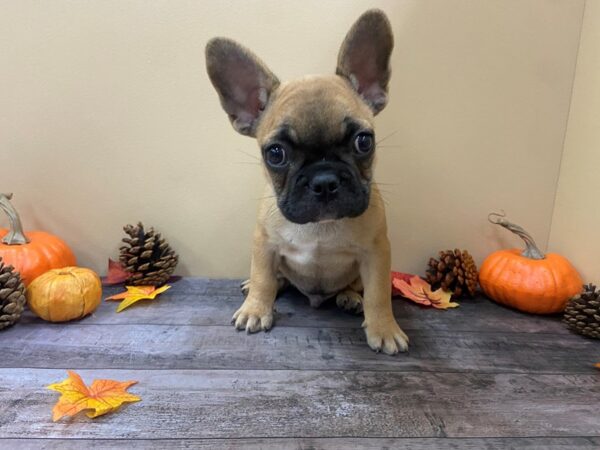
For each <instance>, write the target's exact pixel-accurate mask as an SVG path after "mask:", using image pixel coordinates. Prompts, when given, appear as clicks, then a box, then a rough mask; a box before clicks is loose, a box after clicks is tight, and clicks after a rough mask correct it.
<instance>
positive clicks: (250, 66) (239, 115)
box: [206, 38, 279, 136]
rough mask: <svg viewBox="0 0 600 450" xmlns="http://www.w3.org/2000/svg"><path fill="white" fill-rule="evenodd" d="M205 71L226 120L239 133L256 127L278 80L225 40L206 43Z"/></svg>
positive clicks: (246, 52)
mask: <svg viewBox="0 0 600 450" xmlns="http://www.w3.org/2000/svg"><path fill="white" fill-rule="evenodd" d="M206 70H207V72H208V76H209V78H210V81H211V82H212V84H213V86H214V87H215V89H216V90H217V92H218V93H219V98H220V99H221V105H222V106H223V109H224V110H225V112H226V113H227V114H228V115H229V120H230V121H231V124H232V125H233V128H235V129H236V131H238V132H239V133H241V134H245V135H247V136H254V135H255V133H256V125H257V124H258V119H259V118H260V115H261V114H262V112H263V110H264V109H265V107H266V106H267V103H268V102H269V98H270V97H271V94H272V93H273V91H274V90H275V88H277V86H278V85H279V80H278V79H277V77H276V76H275V75H273V73H272V72H271V71H270V70H269V69H268V68H267V66H266V65H265V64H264V63H263V62H262V61H261V60H260V59H258V57H257V56H255V55H254V54H253V53H252V52H251V51H250V50H248V49H247V48H245V47H243V46H241V45H240V44H238V43H237V42H235V41H232V40H231V39H226V38H214V39H211V40H210V41H209V42H208V44H206Z"/></svg>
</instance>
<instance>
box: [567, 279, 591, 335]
mask: <svg viewBox="0 0 600 450" xmlns="http://www.w3.org/2000/svg"><path fill="white" fill-rule="evenodd" d="M563 322H564V323H566V324H567V326H568V327H569V328H570V329H571V330H573V331H575V332H576V333H579V334H583V335H584V336H588V337H592V338H596V339H600V291H599V290H596V286H595V285H593V284H591V283H590V284H588V285H585V286H583V292H582V293H581V294H578V295H576V296H575V297H573V298H571V299H570V300H569V301H568V302H567V306H566V307H565V315H564V318H563Z"/></svg>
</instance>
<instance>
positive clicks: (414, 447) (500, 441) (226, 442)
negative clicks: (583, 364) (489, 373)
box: [0, 437, 600, 450]
mask: <svg viewBox="0 0 600 450" xmlns="http://www.w3.org/2000/svg"><path fill="white" fill-rule="evenodd" d="M4 446H5V447H6V448H10V449H14V450H30V449H31V450H34V449H35V450H40V449H42V450H54V449H58V450H71V449H81V448H87V447H90V446H93V448H94V449H95V450H110V449H121V448H127V449H164V450H177V449H189V448H196V449H240V448H242V449H245V450H316V449H322V450H349V449H352V450H380V449H410V450H432V449H436V450H457V449H463V450H507V449H526V450H591V449H597V448H599V447H600V439H597V438H588V437H567V438H470V439H453V438H270V439H268V438H267V439H260V438H259V439H252V438H246V439H169V440H168V439H152V440H150V439H146V440H143V439H138V440H130V439H128V440H117V439H107V440H91V439H77V440H68V439H56V440H55V439H52V440H49V439H3V440H2V439H0V448H4Z"/></svg>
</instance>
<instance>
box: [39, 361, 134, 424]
mask: <svg viewBox="0 0 600 450" xmlns="http://www.w3.org/2000/svg"><path fill="white" fill-rule="evenodd" d="M67 373H68V374H69V376H68V378H66V379H64V380H63V381H61V382H60V383H54V384H51V385H49V386H46V387H47V388H48V389H52V390H53V391H57V392H60V393H61V396H60V398H59V399H58V402H56V405H54V408H53V409H52V420H53V421H54V422H56V421H57V420H59V419H61V418H62V417H64V416H74V415H75V414H77V413H79V412H80V411H83V410H85V409H90V410H93V411H88V412H86V415H87V416H88V417H90V418H94V417H98V416H101V415H103V414H106V413H109V412H112V411H115V410H116V409H118V408H119V407H120V406H121V405H122V404H123V403H126V402H139V401H140V400H141V398H140V397H138V396H137V395H133V394H130V393H129V392H127V389H128V388H129V387H130V386H131V385H133V384H136V383H137V381H115V380H94V381H93V382H92V384H91V386H89V387H88V386H86V385H85V383H84V382H83V380H82V379H81V377H80V376H79V375H78V374H77V373H75V372H73V371H72V370H69V371H67Z"/></svg>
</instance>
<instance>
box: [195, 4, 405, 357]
mask: <svg viewBox="0 0 600 450" xmlns="http://www.w3.org/2000/svg"><path fill="white" fill-rule="evenodd" d="M393 45H394V43H393V35H392V30H391V26H390V23H389V21H388V19H387V17H386V15H385V14H384V13H383V12H382V11H380V10H369V11H367V12H365V13H364V14H363V15H362V16H360V18H359V19H358V20H357V21H356V23H355V24H354V25H353V26H352V28H351V29H350V31H349V32H348V34H347V36H346V38H345V40H344V42H343V44H342V46H341V49H340V51H339V56H338V61H337V69H336V73H335V74H332V75H319V76H306V77H304V78H301V79H297V80H292V81H287V82H281V81H279V79H278V78H277V77H276V76H275V75H274V74H273V73H272V72H271V71H270V70H269V69H268V68H267V66H266V65H265V64H264V63H263V62H262V61H261V60H260V59H258V58H257V57H256V56H255V55H254V54H253V53H251V52H250V51H249V50H248V49H246V48H245V47H243V46H241V45H240V44H238V43H236V42H234V41H232V40H230V39H227V38H214V39H212V40H210V41H209V42H208V44H207V46H206V66H207V71H208V75H209V78H210V80H211V82H212V84H213V85H214V87H215V89H216V91H217V92H218V94H219V98H220V101H221V105H222V107H223V109H224V110H225V112H226V113H227V115H228V116H229V120H230V121H231V123H232V125H233V127H234V128H235V130H236V131H238V132H239V133H241V134H244V135H247V136H251V137H254V138H256V140H257V141H258V145H259V147H260V150H261V154H262V159H263V161H264V167H265V169H266V172H267V174H268V176H267V178H268V179H269V181H270V183H269V184H268V186H267V191H266V197H265V198H264V199H263V200H262V204H261V206H260V212H259V215H258V222H257V225H256V230H255V233H254V244H253V248H252V264H251V269H250V279H249V280H248V281H247V282H246V283H245V285H244V288H245V291H246V293H247V296H246V300H245V301H244V303H243V304H242V306H241V308H239V309H238V310H237V311H236V312H235V314H234V315H233V320H232V322H233V323H234V324H235V327H236V328H237V329H245V330H246V331H247V332H249V333H251V332H256V331H260V330H268V329H270V328H271V326H272V325H273V304H274V302H275V299H276V297H277V292H278V291H279V290H280V289H281V288H282V287H283V286H285V285H287V283H288V282H289V283H291V284H292V285H294V286H295V287H296V288H297V289H299V290H300V291H301V292H302V293H304V294H305V295H306V296H307V297H308V298H309V300H310V303H311V305H312V306H314V307H317V306H319V305H320V304H321V303H322V302H323V301H324V300H326V299H329V298H333V297H335V298H336V301H337V304H338V305H339V306H340V307H343V308H346V309H351V310H355V311H357V312H360V311H363V312H364V322H363V327H364V329H365V332H366V336H367V342H368V344H369V346H370V347H371V348H372V349H373V350H375V351H383V352H385V353H387V354H395V353H397V352H399V351H406V350H407V348H408V337H407V336H406V334H404V332H403V331H402V330H401V329H400V327H399V326H398V323H397V322H396V319H395V318H394V315H393V313H392V302H391V284H390V267H391V262H390V244H389V241H388V237H387V228H386V218H385V207H384V204H383V201H382V198H381V196H380V193H379V191H378V189H377V186H376V184H375V182H374V181H373V162H374V159H375V147H376V141H375V131H374V120H373V118H374V116H375V115H376V114H377V113H379V112H380V111H381V110H382V109H383V108H384V107H385V105H386V103H387V88H388V82H389V79H390V67H389V61H390V55H391V52H392V48H393Z"/></svg>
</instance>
